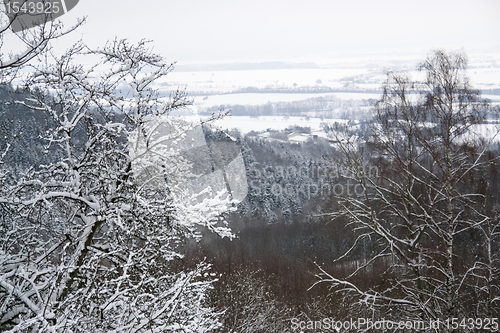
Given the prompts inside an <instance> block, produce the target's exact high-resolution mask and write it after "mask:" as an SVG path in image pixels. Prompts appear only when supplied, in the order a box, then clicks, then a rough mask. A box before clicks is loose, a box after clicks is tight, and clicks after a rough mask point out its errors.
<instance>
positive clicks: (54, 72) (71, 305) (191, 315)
mask: <svg viewBox="0 0 500 333" xmlns="http://www.w3.org/2000/svg"><path fill="white" fill-rule="evenodd" d="M83 56H84V57H86V58H93V57H96V58H98V59H99V61H97V62H96V65H95V66H92V67H91V68H85V67H84V66H82V65H78V64H77V63H78V60H77V59H79V57H83ZM172 69H173V65H172V64H167V63H165V62H164V60H163V59H162V57H160V56H158V55H156V54H154V53H152V51H151V50H149V49H148V48H147V45H146V42H145V41H141V42H140V43H138V44H137V45H131V44H129V43H128V42H127V41H126V40H115V41H113V42H110V43H109V44H108V45H106V46H105V47H104V48H103V49H100V50H89V49H87V48H86V47H85V46H84V45H82V44H81V43H78V44H76V45H74V46H73V47H72V48H71V49H70V50H69V51H68V52H67V53H65V54H64V55H62V56H61V57H55V58H54V59H52V60H50V61H49V62H47V63H46V64H45V65H44V66H34V68H33V73H32V75H31V77H30V78H29V82H28V84H29V86H30V89H31V90H32V91H33V94H32V97H31V98H29V99H26V100H23V101H18V103H21V104H23V105H25V106H27V107H29V108H31V109H33V110H36V111H37V112H40V113H46V114H49V115H50V117H51V120H52V123H51V125H50V126H48V128H47V129H46V134H45V136H44V139H45V140H46V146H45V147H44V148H45V150H46V153H47V154H48V155H49V156H48V160H49V161H50V162H48V163H46V164H44V165H33V167H32V168H30V169H27V170H25V172H24V173H23V174H18V175H10V174H9V168H8V166H6V165H5V164H3V165H0V168H1V170H0V172H2V174H1V175H0V176H2V179H0V182H1V184H2V189H1V192H0V195H1V197H0V209H1V211H0V217H1V220H0V223H1V225H0V235H1V240H0V328H1V330H2V331H9V332H35V331H36V332H146V331H148V332H165V331H182V332H206V331H210V330H211V329H213V328H216V327H218V325H219V322H218V319H217V314H216V313H214V311H213V310H212V309H211V308H209V307H207V306H206V291H207V290H208V289H209V288H211V284H212V282H213V281H214V278H211V276H210V274H209V273H208V271H207V270H208V268H209V265H207V264H205V263H199V264H198V265H197V266H196V268H195V269H192V270H190V271H181V272H175V271H173V270H172V269H170V266H169V263H171V262H172V261H174V260H179V259H180V258H182V254H181V253H180V251H179V249H178V247H179V245H180V244H182V242H183V240H184V239H186V238H189V237H197V236H199V228H200V227H208V228H209V229H210V230H212V231H213V232H215V233H218V234H219V235H221V236H231V233H230V230H229V229H228V228H227V227H226V226H225V225H224V224H221V221H220V216H221V214H222V213H223V212H225V211H227V210H228V209H230V207H231V202H230V200H229V197H228V195H227V193H222V192H219V193H216V192H215V191H214V189H211V188H210V187H207V188H206V189H205V191H203V193H194V192H193V191H190V190H189V188H186V186H184V184H186V182H187V180H189V179H192V178H193V177H195V175H193V174H192V172H191V168H190V162H189V161H188V160H187V159H186V158H185V157H184V156H183V155H182V151H181V150H180V149H179V148H178V147H179V145H182V144H185V140H184V139H185V138H186V136H189V133H190V131H193V130H194V129H196V126H200V125H199V124H198V125H196V124H195V125H192V124H189V123H186V122H184V121H181V120H176V119H175V118H174V117H171V116H170V113H171V112H172V111H173V110H176V109H179V108H184V107H186V106H187V105H189V104H190V103H191V101H190V100H189V99H187V98H186V96H185V94H184V93H183V92H182V91H176V92H174V93H173V94H172V95H171V97H170V98H160V96H159V95H158V93H157V92H156V91H155V89H154V83H155V82H156V81H158V80H160V79H162V78H163V77H165V76H166V75H167V74H168V73H169V72H170V71H171V70H172ZM183 140H184V141H183ZM183 142H184V143H183ZM5 153H6V154H9V153H10V152H9V151H6V152H5Z"/></svg>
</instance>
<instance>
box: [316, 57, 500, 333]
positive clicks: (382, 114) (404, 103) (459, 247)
mask: <svg viewBox="0 0 500 333" xmlns="http://www.w3.org/2000/svg"><path fill="white" fill-rule="evenodd" d="M466 64H467V59H466V57H465V56H464V55H462V54H447V53H445V52H442V51H436V52H435V53H433V54H432V55H431V56H429V58H428V59H427V60H426V61H425V62H424V63H423V64H422V65H421V70H422V71H423V72H424V73H425V75H426V76H425V79H424V80H423V81H412V80H411V79H410V78H409V77H407V76H405V75H399V74H394V73H390V74H389V75H388V82H387V84H386V85H385V87H384V94H383V96H382V99H381V100H380V101H379V102H378V104H377V106H376V114H375V117H374V121H373V124H372V130H371V132H370V134H371V135H370V139H369V142H368V143H366V144H364V145H363V144H360V142H355V141H353V140H349V139H345V140H341V139H342V138H341V135H340V134H339V135H338V137H337V139H338V140H337V141H338V142H339V145H338V149H339V151H340V154H339V157H340V158H339V164H341V165H342V166H343V168H344V169H345V170H347V171H349V172H347V173H346V175H345V176H344V178H345V179H346V182H347V181H349V182H350V183H351V184H352V185H351V188H352V189H353V190H354V191H352V192H354V193H351V195H350V196H349V195H346V194H345V193H343V195H339V196H338V210H337V211H335V212H333V213H332V216H333V217H334V218H335V219H342V220H344V221H348V223H349V224H350V225H351V226H352V227H353V231H354V232H355V233H356V234H357V235H358V236H359V237H358V238H357V240H356V242H355V244H353V246H352V248H351V249H350V250H349V251H348V252H347V253H346V254H345V255H344V256H343V257H342V258H341V260H347V261H349V260H351V261H352V263H353V264H354V265H353V269H352V270H351V271H350V272H349V273H348V274H347V275H344V276H339V275H338V274H335V273H334V272H331V271H327V270H325V269H323V268H320V270H321V272H320V274H319V276H320V281H322V282H328V283H330V284H331V285H332V287H334V288H335V289H336V290H342V291H344V292H348V293H350V294H351V295H350V297H352V295H356V297H358V300H359V301H360V302H361V303H363V304H366V305H368V306H369V307H370V308H371V309H372V310H374V311H375V310H376V311H381V312H379V314H381V315H384V316H385V317H386V318H387V317H392V319H397V320H399V319H405V320H406V319H414V320H425V321H428V320H441V321H442V322H443V321H445V320H446V319H447V318H459V317H460V318H464V317H478V316H483V317H486V316H492V315H498V296H499V295H498V288H496V289H495V288H492V285H494V282H493V281H496V283H498V275H495V274H498V273H496V272H498V268H499V267H498V261H495V260H494V258H495V257H496V258H498V253H494V252H498V248H497V247H496V246H492V244H493V242H494V239H498V238H495V237H498V229H497V228H498V227H495V226H497V224H498V221H497V216H496V213H495V212H494V209H491V208H488V206H489V207H491V206H494V204H493V201H495V200H497V199H496V198H495V196H492V195H491V193H492V192H491V187H490V185H489V183H490V182H489V181H488V179H487V177H488V172H487V171H486V169H487V168H488V167H491V166H492V165H493V163H494V162H495V161H496V159H497V158H495V157H493V158H487V155H488V154H489V152H491V150H492V145H491V143H492V140H493V139H494V137H495V136H496V133H498V129H496V128H494V125H491V124H490V125H488V124H486V120H487V117H488V112H489V111H491V110H492V109H491V108H489V105H488V103H487V102H486V101H485V100H482V99H481V98H480V93H479V91H477V90H474V89H472V88H471V86H470V83H469V81H468V79H467V76H466V72H465V70H466ZM484 128H491V129H492V130H493V131H492V134H491V135H490V136H486V137H485V136H484V135H481V129H484ZM346 138H348V136H346ZM374 168H375V169H376V170H377V172H374V173H371V172H369V170H373V169H374ZM353 186H356V187H355V188H354V187H353ZM360 247H364V249H363V250H361V251H360ZM368 248H369V249H370V250H369V251H366V250H367V249H368ZM330 267H331V266H330ZM374 269H375V270H377V271H378V272H379V273H380V274H375V273H374ZM494 279H496V280H494ZM474 295H476V296H477V297H476V298H474V297H475V296H474ZM494 302H496V303H494ZM493 303H494V304H493ZM479 306H480V307H481V308H482V309H483V310H484V311H482V312H481V313H478V312H477V309H478V307H479ZM495 307H496V309H497V310H496V312H495V311H491V310H492V309H494V308H495ZM488 309H489V310H488ZM441 329H444V330H443V331H445V330H446V327H444V326H441Z"/></svg>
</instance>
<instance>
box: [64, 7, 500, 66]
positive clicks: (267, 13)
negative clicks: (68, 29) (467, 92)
mask: <svg viewBox="0 0 500 333" xmlns="http://www.w3.org/2000/svg"><path fill="white" fill-rule="evenodd" d="M77 16H78V17H82V16H87V17H88V18H87V23H86V24H85V26H84V27H82V28H80V30H79V31H78V32H75V33H73V34H72V35H71V36H69V37H68V38H67V40H65V41H62V42H59V44H60V45H61V46H62V45H63V44H67V43H68V44H69V42H70V41H71V40H75V39H77V38H79V37H82V38H83V39H84V41H85V42H86V43H87V44H90V45H91V46H101V45H103V44H104V43H105V42H106V40H109V39H112V38H114V37H115V36H117V37H120V38H124V37H128V38H130V39H131V41H137V40H139V39H141V38H147V39H152V40H153V41H154V47H155V51H156V52H158V53H161V54H162V55H163V56H164V57H165V58H166V59H167V60H168V61H178V63H179V64H181V63H189V62H227V61H268V60H279V59H282V60H287V59H288V60H306V59H315V58H327V57H332V56H336V57H338V56H341V57H344V56H349V55H352V54H360V53H361V54H366V53H387V54H395V53H396V54H397V53H403V52H404V53H408V52H411V53H417V54H427V53H428V52H429V51H430V50H431V49H435V48H444V49H448V50H449V49H464V50H465V51H466V52H496V53H500V38H499V35H500V19H499V18H500V1H499V0H476V1H471V0H419V1H415V0H413V1H406V0H385V1H382V0H351V1H349V0H343V1H338V0H333V1H332V0H330V1H328V0H307V1H305V0H300V1H297V0H278V1H276V0H274V1H273V0H251V1H247V0H244V1H243V0H141V1H136V0H134V1H132V0H80V3H79V4H78V5H77V6H76V7H75V8H74V9H73V10H72V11H71V12H70V13H69V14H67V15H65V16H64V17H63V21H64V22H65V23H66V24H68V25H69V24H71V22H73V20H74V18H75V17H77Z"/></svg>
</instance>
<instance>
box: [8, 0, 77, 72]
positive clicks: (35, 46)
mask: <svg viewBox="0 0 500 333" xmlns="http://www.w3.org/2000/svg"><path fill="white" fill-rule="evenodd" d="M32 3H33V2H32ZM40 3H43V5H44V8H45V9H46V10H45V11H44V13H43V14H39V15H28V14H26V12H24V13H23V11H22V10H20V9H21V8H22V7H23V6H24V7H25V8H26V6H28V5H29V3H28V0H23V1H17V2H12V1H2V2H0V82H6V81H10V80H12V79H14V78H15V77H16V73H17V70H18V69H19V68H21V67H22V66H24V65H26V64H27V63H29V62H30V61H31V60H32V59H33V58H35V57H37V56H39V55H40V54H42V53H44V52H45V51H47V49H48V48H49V45H50V41H52V40H54V39H57V38H59V37H61V36H64V35H66V34H68V33H70V32H72V31H74V30H75V29H76V28H78V27H79V26H80V25H81V24H83V22H84V19H79V20H78V22H76V24H75V25H74V26H73V27H71V28H64V26H63V24H62V23H61V21H59V20H58V19H55V18H56V17H59V16H60V15H62V14H63V9H62V7H61V4H60V3H58V2H54V1H48V0H44V1H40ZM54 3H56V5H54ZM12 6H14V7H15V8H12ZM47 9H50V10H49V12H52V11H54V13H53V15H52V13H51V14H46V12H47ZM33 20H35V21H36V24H35V23H32V22H33Z"/></svg>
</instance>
